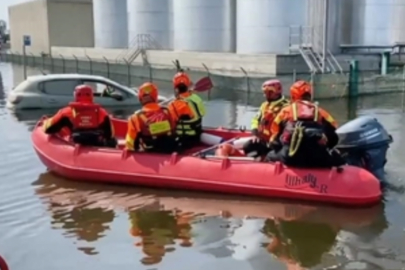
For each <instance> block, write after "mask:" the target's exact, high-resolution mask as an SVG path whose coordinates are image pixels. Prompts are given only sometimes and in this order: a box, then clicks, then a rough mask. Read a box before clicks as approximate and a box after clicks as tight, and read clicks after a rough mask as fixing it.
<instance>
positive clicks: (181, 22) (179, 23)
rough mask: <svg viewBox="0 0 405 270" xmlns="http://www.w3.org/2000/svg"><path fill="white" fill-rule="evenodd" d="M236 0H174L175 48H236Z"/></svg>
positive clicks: (199, 49) (186, 49) (226, 50)
mask: <svg viewBox="0 0 405 270" xmlns="http://www.w3.org/2000/svg"><path fill="white" fill-rule="evenodd" d="M235 8H236V0H192V1H190V0H173V26H174V49H175V50H179V51H201V52H235V42H236V40H235V39H236V34H235V24H236V22H235V15H236V14H235V13H236V10H235Z"/></svg>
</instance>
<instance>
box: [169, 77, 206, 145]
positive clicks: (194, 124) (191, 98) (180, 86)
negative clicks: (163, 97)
mask: <svg viewBox="0 0 405 270" xmlns="http://www.w3.org/2000/svg"><path fill="white" fill-rule="evenodd" d="M190 86H191V80H190V77H189V76H188V75H187V73H185V72H178V73H177V74H176V75H174V77H173V87H174V91H175V96H176V99H175V100H173V101H172V102H171V103H170V104H169V107H168V108H169V110H170V111H171V112H172V113H173V114H175V115H177V118H178V119H179V120H178V122H177V128H176V132H177V135H178V136H179V138H180V141H181V144H182V147H183V148H185V149H187V148H190V147H193V146H194V145H196V144H198V143H199V142H200V136H201V133H202V119H203V117H204V115H205V106H204V103H203V101H202V99H201V98H200V97H199V96H198V95H197V94H194V93H193V91H192V90H191V89H190Z"/></svg>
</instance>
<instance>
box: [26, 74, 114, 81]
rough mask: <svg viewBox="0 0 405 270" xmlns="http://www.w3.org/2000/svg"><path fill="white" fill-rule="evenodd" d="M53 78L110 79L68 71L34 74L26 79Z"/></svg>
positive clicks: (44, 79)
mask: <svg viewBox="0 0 405 270" xmlns="http://www.w3.org/2000/svg"><path fill="white" fill-rule="evenodd" d="M54 79H83V80H94V79H95V80H103V81H106V80H107V81H110V79H108V78H106V77H103V76H97V75H89V74H76V73H68V74H44V75H34V76H28V78H27V80H29V81H37V82H39V81H47V80H54Z"/></svg>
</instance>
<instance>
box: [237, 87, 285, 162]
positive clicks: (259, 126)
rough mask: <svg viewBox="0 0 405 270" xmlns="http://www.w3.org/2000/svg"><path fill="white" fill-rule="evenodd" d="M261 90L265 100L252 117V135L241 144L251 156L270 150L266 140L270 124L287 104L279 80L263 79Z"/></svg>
mask: <svg viewBox="0 0 405 270" xmlns="http://www.w3.org/2000/svg"><path fill="white" fill-rule="evenodd" d="M262 91H263V95H264V97H265V99H266V100H265V101H264V102H263V103H262V105H261V106H260V108H259V111H258V112H257V114H256V115H255V117H254V118H253V119H252V125H251V130H252V134H253V136H254V137H253V139H252V140H250V141H248V142H247V143H246V144H245V145H244V146H243V151H244V153H245V154H246V155H247V156H251V157H259V156H260V157H261V156H265V155H266V154H267V153H268V152H269V151H270V148H269V144H268V142H269V140H270V135H271V134H270V127H271V124H272V123H273V120H274V118H275V117H276V116H277V114H278V113H279V112H280V111H281V109H282V108H283V107H285V106H287V105H288V104H289V101H288V100H287V99H286V98H284V96H283V88H282V85H281V82H280V81H279V80H268V81H265V82H264V83H263V85H262Z"/></svg>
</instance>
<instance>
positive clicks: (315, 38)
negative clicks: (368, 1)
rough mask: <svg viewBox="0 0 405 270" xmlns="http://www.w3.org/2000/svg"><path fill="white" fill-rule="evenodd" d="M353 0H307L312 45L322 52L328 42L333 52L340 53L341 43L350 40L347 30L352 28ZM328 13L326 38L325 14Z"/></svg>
mask: <svg viewBox="0 0 405 270" xmlns="http://www.w3.org/2000/svg"><path fill="white" fill-rule="evenodd" d="M352 1H353V0H307V1H306V2H307V7H306V9H307V16H306V25H307V26H310V27H311V28H310V29H311V31H308V33H310V34H311V35H312V46H313V48H314V49H315V50H316V51H319V52H322V49H323V44H324V43H325V42H326V44H327V49H328V50H329V51H330V52H332V53H339V51H340V45H341V44H344V43H346V42H347V41H350V38H349V40H348V38H347V37H346V36H347V32H348V31H350V29H351V15H352V5H351V4H350V3H349V2H352ZM325 14H326V15H327V22H326V23H327V24H326V27H327V31H326V38H324V34H325V33H324V25H325V16H324V15H325Z"/></svg>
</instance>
